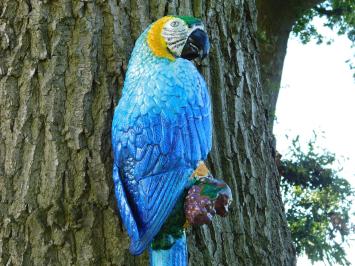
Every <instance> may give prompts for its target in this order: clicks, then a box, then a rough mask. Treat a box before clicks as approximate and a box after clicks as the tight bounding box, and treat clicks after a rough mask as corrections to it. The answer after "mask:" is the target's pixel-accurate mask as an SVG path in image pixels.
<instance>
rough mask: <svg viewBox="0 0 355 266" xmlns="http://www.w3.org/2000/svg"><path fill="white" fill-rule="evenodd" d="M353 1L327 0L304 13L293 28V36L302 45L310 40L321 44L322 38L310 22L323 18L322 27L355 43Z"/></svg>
mask: <svg viewBox="0 0 355 266" xmlns="http://www.w3.org/2000/svg"><path fill="white" fill-rule="evenodd" d="M354 10H355V1H354V0H328V1H325V2H323V3H321V4H319V5H317V6H316V7H315V8H313V9H310V10H307V11H306V12H304V13H303V14H302V15H301V16H300V18H299V19H298V20H297V21H296V23H295V24H294V26H293V30H292V31H293V34H294V35H296V36H298V37H299V38H300V39H301V41H302V42H303V43H307V42H309V41H310V40H311V39H312V38H313V39H316V40H317V42H318V43H322V42H323V40H324V36H323V35H322V34H320V33H319V32H318V31H317V29H316V28H315V26H314V25H312V24H311V21H312V19H313V18H314V17H325V18H326V19H327V20H326V22H325V24H324V26H327V27H329V28H330V29H332V30H333V29H336V30H337V32H338V34H346V35H347V36H348V38H349V39H350V41H352V42H353V43H354V42H355V12H354Z"/></svg>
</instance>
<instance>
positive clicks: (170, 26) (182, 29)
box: [162, 18, 190, 56]
mask: <svg viewBox="0 0 355 266" xmlns="http://www.w3.org/2000/svg"><path fill="white" fill-rule="evenodd" d="M189 34H190V30H189V27H188V26H187V24H186V23H185V21H183V20H182V19H180V18H173V19H171V20H169V21H168V22H167V23H165V25H164V27H163V30H162V36H163V38H164V39H165V41H166V44H167V46H168V48H169V50H170V51H171V52H172V53H173V54H174V55H176V56H180V55H181V52H182V49H183V48H184V45H185V43H186V41H187V38H188V36H189Z"/></svg>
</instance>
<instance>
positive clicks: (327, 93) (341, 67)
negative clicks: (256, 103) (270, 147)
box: [274, 20, 355, 266]
mask: <svg viewBox="0 0 355 266" xmlns="http://www.w3.org/2000/svg"><path fill="white" fill-rule="evenodd" d="M315 24H316V25H317V29H318V30H319V31H320V32H322V33H323V34H324V35H325V36H327V37H329V38H332V39H334V42H333V43H332V44H331V45H327V44H321V45H317V44H316V43H315V42H311V43H308V44H306V45H304V44H302V43H301V42H300V41H299V40H298V39H297V38H296V37H291V38H290V40H289V42H288V49H287V55H286V58H285V64H284V69H283V74H282V81H281V89H280V94H279V98H278V102H277V107H276V121H275V125H274V134H275V136H276V139H277V150H278V151H279V152H280V153H281V154H286V153H287V150H288V149H287V147H289V145H290V140H291V139H293V138H294V137H295V136H297V135H299V136H300V138H301V141H303V143H306V142H307V141H308V140H309V139H311V137H312V136H313V131H314V130H315V131H316V132H317V134H318V135H319V137H318V138H317V144H319V146H321V147H322V148H325V149H327V150H329V151H330V152H334V153H335V154H336V155H337V157H339V158H341V157H344V158H348V159H347V160H345V161H344V160H343V163H342V164H341V166H342V167H343V171H342V172H341V176H342V177H344V178H346V179H347V180H348V181H349V182H350V183H351V184H352V186H353V187H355V80H354V78H353V76H352V75H353V71H354V70H351V69H350V67H349V63H346V60H348V59H352V60H353V61H354V50H355V49H354V48H351V42H350V41H349V40H348V39H347V37H346V36H337V35H336V34H334V32H331V31H330V30H328V29H326V28H324V27H322V26H321V25H322V23H321V21H320V20H317V21H315ZM285 135H288V136H289V139H287V138H286V137H285ZM321 136H322V137H321ZM353 209H354V210H355V206H353ZM353 222H355V221H353ZM354 238H355V236H352V239H354ZM351 249H352V250H353V251H352V252H351V251H350V250H351ZM346 250H347V254H348V260H349V261H350V262H351V263H352V265H354V266H355V252H354V250H355V240H353V241H351V242H350V246H349V247H347V248H346ZM298 265H299V266H308V265H312V264H311V263H310V262H309V261H308V260H307V258H305V257H301V258H299V259H298ZM314 265H316V266H320V265H322V266H323V265H328V264H325V263H316V264H314Z"/></svg>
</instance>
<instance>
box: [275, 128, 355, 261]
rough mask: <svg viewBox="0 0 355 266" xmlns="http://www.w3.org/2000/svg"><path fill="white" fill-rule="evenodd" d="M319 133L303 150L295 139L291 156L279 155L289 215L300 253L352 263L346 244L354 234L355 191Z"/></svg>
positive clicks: (288, 219) (313, 257)
mask: <svg viewBox="0 0 355 266" xmlns="http://www.w3.org/2000/svg"><path fill="white" fill-rule="evenodd" d="M315 142H316V135H315V137H314V138H313V139H311V140H310V141H309V142H308V151H307V152H303V151H302V149H301V145H300V142H299V137H297V138H296V139H294V140H293V141H292V146H291V147H290V153H289V156H288V157H289V158H288V159H281V156H279V160H278V161H277V162H278V163H277V164H278V168H279V172H280V174H281V176H282V180H281V188H282V192H283V196H284V201H285V206H286V216H287V221H288V223H289V226H290V229H291V234H292V238H293V240H294V243H295V246H296V252H297V254H298V255H299V254H304V253H305V254H306V255H307V256H308V258H309V259H310V260H311V261H312V262H315V261H325V260H327V261H328V262H329V263H330V264H333V263H334V262H337V263H339V264H340V265H349V262H348V261H347V260H346V256H345V252H344V249H343V244H344V243H346V242H347V241H348V239H349V237H350V234H351V233H352V232H351V231H352V229H351V226H350V218H351V213H350V208H351V200H352V198H353V197H354V195H355V193H354V190H353V189H352V188H351V186H350V184H349V183H348V181H346V180H345V179H344V178H342V177H340V176H339V174H340V173H339V170H340V169H337V170H334V169H332V168H331V166H333V165H334V163H335V162H336V157H335V154H333V153H330V152H328V151H324V150H322V151H319V148H318V147H317V146H316V145H315Z"/></svg>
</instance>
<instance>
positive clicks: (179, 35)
mask: <svg viewBox="0 0 355 266" xmlns="http://www.w3.org/2000/svg"><path fill="white" fill-rule="evenodd" d="M147 41H148V45H149V47H150V49H151V51H152V52H153V54H154V55H155V56H158V57H164V58H167V59H169V60H172V61H174V60H175V58H179V57H180V58H184V59H187V60H193V59H196V58H200V59H201V60H202V59H203V58H204V57H206V55H207V54H208V52H209V49H210V43H209V40H208V36H207V33H206V31H205V29H204V26H203V24H202V22H201V20H199V19H196V18H194V17H188V16H165V17H162V18H160V19H159V20H157V21H156V22H154V23H153V24H152V26H151V28H150V29H149V31H148V35H147Z"/></svg>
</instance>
